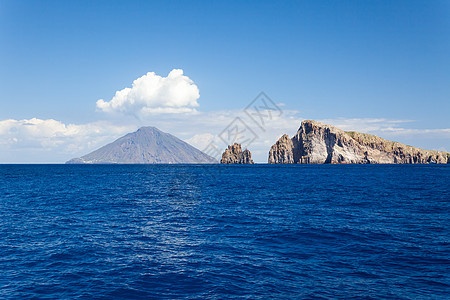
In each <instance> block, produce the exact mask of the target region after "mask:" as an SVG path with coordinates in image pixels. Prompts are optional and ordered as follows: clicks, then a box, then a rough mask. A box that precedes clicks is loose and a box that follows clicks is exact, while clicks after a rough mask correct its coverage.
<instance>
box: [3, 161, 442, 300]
mask: <svg viewBox="0 0 450 300" xmlns="http://www.w3.org/2000/svg"><path fill="white" fill-rule="evenodd" d="M449 184H450V166H449V165H317V166H316V165H287V166H280V165H278V166H273V165H254V166H222V165H207V166H201V165H198V166H187V165H96V166H89V165H0V298H2V299H12V298H14V299H23V298H36V299H40V298H43V299H117V298H119V299H123V298H131V299H180V298H182V299H204V298H207V299H229V298H244V299H268V298H273V299H335V298H340V299H342V298H345V299H361V298H363V299H380V298H383V299H388V298H393V299H448V298H449V295H450V229H449V227H450V185H449Z"/></svg>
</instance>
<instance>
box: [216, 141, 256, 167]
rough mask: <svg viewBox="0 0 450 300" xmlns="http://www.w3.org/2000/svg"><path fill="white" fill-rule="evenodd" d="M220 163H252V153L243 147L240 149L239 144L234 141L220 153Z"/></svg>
mask: <svg viewBox="0 0 450 300" xmlns="http://www.w3.org/2000/svg"><path fill="white" fill-rule="evenodd" d="M220 163H221V164H253V160H252V153H251V152H250V151H249V150H247V149H245V150H244V151H242V149H241V145H240V144H238V143H234V144H233V145H229V146H228V148H227V149H225V151H224V152H223V154H222V159H221V160H220Z"/></svg>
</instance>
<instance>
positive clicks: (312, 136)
mask: <svg viewBox="0 0 450 300" xmlns="http://www.w3.org/2000/svg"><path fill="white" fill-rule="evenodd" d="M268 163H269V164H325V163H331V164H426V163H437V164H446V163H450V153H447V152H442V151H430V150H423V149H419V148H416V147H412V146H407V145H404V144H401V143H397V142H392V141H388V140H385V139H382V138H380V137H377V136H374V135H370V134H365V133H359V132H355V131H343V130H341V129H339V128H336V127H334V126H331V125H326V124H323V123H320V122H316V121H312V120H306V121H303V122H302V123H301V125H300V128H299V129H298V131H297V133H296V134H295V135H294V136H293V137H292V138H289V137H288V135H286V134H285V135H283V136H282V137H281V138H280V139H279V140H278V141H277V142H276V144H275V145H273V146H272V148H271V149H270V151H269V159H268Z"/></svg>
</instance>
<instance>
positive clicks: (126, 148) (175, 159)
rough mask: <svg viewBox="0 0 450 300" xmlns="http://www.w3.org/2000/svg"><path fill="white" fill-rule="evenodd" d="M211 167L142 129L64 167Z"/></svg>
mask: <svg viewBox="0 0 450 300" xmlns="http://www.w3.org/2000/svg"><path fill="white" fill-rule="evenodd" d="M204 163H206V164H214V163H217V160H215V159H214V158H212V157H211V156H209V155H207V154H205V153H203V152H202V151H200V150H198V149H197V148H194V147H192V146H191V145H189V144H188V143H186V142H183V141H182V140H180V139H179V138H177V137H175V136H173V135H171V134H169V133H165V132H162V131H161V130H159V129H158V128H156V127H150V126H147V127H141V128H139V129H138V130H137V131H136V132H132V133H129V134H127V135H125V136H123V137H121V138H119V139H117V140H116V141H114V142H112V143H110V144H108V145H105V146H103V147H101V148H100V149H97V150H95V151H94V152H91V153H89V154H87V155H85V156H82V157H80V158H74V159H71V160H69V161H68V162H66V164H204Z"/></svg>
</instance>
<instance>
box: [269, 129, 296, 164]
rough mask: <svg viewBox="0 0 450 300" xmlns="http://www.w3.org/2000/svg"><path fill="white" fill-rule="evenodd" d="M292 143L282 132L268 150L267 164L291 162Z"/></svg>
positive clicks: (292, 160) (292, 153)
mask: <svg viewBox="0 0 450 300" xmlns="http://www.w3.org/2000/svg"><path fill="white" fill-rule="evenodd" d="M293 149H294V145H293V144H292V140H291V139H290V138H289V137H288V135H287V134H284V135H283V136H282V137H281V138H280V139H279V140H278V141H277V143H276V144H275V145H273V146H272V148H271V149H270V151H269V164H293V163H294V152H293Z"/></svg>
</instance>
